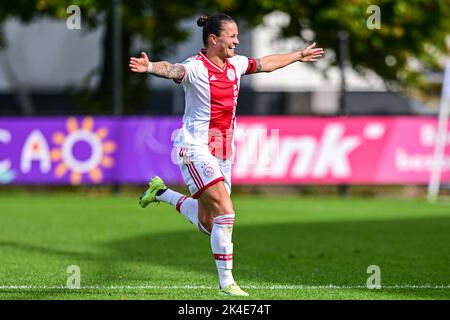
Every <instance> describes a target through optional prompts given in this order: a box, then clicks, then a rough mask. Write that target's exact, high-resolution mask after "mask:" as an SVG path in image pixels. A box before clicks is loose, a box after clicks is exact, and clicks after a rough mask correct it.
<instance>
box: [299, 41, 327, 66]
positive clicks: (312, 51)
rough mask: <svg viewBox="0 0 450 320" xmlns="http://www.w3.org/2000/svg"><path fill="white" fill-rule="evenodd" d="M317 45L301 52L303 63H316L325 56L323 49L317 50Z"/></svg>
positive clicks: (314, 44) (312, 45)
mask: <svg viewBox="0 0 450 320" xmlns="http://www.w3.org/2000/svg"><path fill="white" fill-rule="evenodd" d="M316 45H317V44H316V43H315V42H314V43H313V44H311V45H309V46H308V47H306V49H303V50H302V51H301V56H302V57H301V58H300V61H301V62H315V61H317V60H318V59H319V58H322V56H323V48H316Z"/></svg>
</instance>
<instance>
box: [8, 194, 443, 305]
mask: <svg viewBox="0 0 450 320" xmlns="http://www.w3.org/2000/svg"><path fill="white" fill-rule="evenodd" d="M233 201H234V205H235V211H236V223H235V228H234V232H233V242H234V248H235V250H234V276H235V279H236V280H237V282H238V283H239V284H240V285H241V286H242V287H243V288H244V289H246V290H247V291H248V292H249V293H250V297H249V299H283V300H284V299H289V300H291V299H449V298H450V273H449V271H450V268H449V267H450V249H449V248H450V205H449V204H448V203H437V204H434V205H431V204H428V203H426V202H424V201H418V200H410V201H407V200H387V199H363V198H352V197H350V198H346V199H338V198H334V197H323V198H319V197H301V196H298V197H294V196H289V197H288V196H286V197H281V196H272V197H269V196H234V197H233ZM0 252H1V253H0V298H1V299H223V297H222V296H220V295H218V290H217V285H218V284H217V274H216V270H215V264H214V260H213V258H212V254H211V251H210V244H209V238H208V237H207V236H206V235H204V234H201V233H200V232H198V231H197V229H196V228H194V226H193V225H191V224H190V223H188V222H187V220H185V218H184V217H182V216H181V215H180V214H178V213H177V212H176V211H175V209H173V208H172V207H170V206H169V205H166V204H160V205H150V206H149V207H148V208H146V209H141V208H139V207H138V204H137V197H136V198H132V197H128V196H118V197H113V196H82V195H49V194H37V195H36V194H34V195H28V194H17V195H15V194H2V195H0ZM70 265H77V266H79V267H80V270H81V288H80V289H68V288H66V287H65V286H66V283H67V279H68V277H69V276H70V274H69V273H67V268H68V266H70ZM370 265H377V266H379V267H380V270H381V286H382V288H381V289H379V290H377V289H375V290H369V289H368V288H367V287H366V283H367V279H368V277H369V276H370V274H368V273H367V268H368V266H370Z"/></svg>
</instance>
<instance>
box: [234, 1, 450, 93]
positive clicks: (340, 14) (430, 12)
mask: <svg viewBox="0 0 450 320" xmlns="http://www.w3.org/2000/svg"><path fill="white" fill-rule="evenodd" d="M235 3H236V6H235V11H236V13H241V15H242V17H243V18H245V19H247V20H249V21H252V22H253V23H260V22H261V19H262V17H263V16H264V15H265V14H267V13H270V12H271V11H273V10H279V11H282V12H284V13H286V14H288V15H289V16H290V23H289V24H288V25H287V26H286V27H285V28H284V29H283V32H282V36H284V37H300V38H302V31H303V30H305V29H309V30H312V31H314V33H315V35H316V38H315V40H316V41H317V42H318V43H319V44H320V46H323V47H325V48H327V49H333V50H334V51H335V52H338V41H337V33H338V32H339V31H340V30H346V31H347V32H348V33H349V35H350V56H351V62H352V64H353V66H354V67H355V68H356V70H358V71H360V72H362V73H364V71H365V70H368V69H369V70H373V71H375V72H376V73H377V74H378V75H379V76H381V77H382V78H383V79H384V80H386V81H387V82H388V84H392V85H396V86H397V87H398V86H399V87H401V88H408V87H409V88H416V89H424V88H425V87H426V85H427V83H426V78H425V73H426V72H427V71H433V70H436V69H441V68H442V58H443V57H444V56H447V55H448V54H449V48H448V45H447V43H446V39H447V38H448V37H449V35H450V0H415V1H411V0H395V1H394V0H339V1H337V0H335V1H330V0H305V1H296V0H277V1H270V0H256V1H244V0H236V1H235ZM371 5H377V6H378V7H379V8H380V13H381V15H380V16H381V28H380V29H373V30H370V29H369V28H368V27H367V19H368V18H369V17H370V16H371V15H372V13H373V12H372V11H368V8H369V6H371ZM254 12H257V14H253V13H254ZM303 40H304V41H305V42H310V39H303ZM412 60H417V61H418V62H420V63H419V64H416V65H417V67H416V66H413V64H412V63H411V61H412ZM387 61H390V63H387ZM337 63H338V61H334V64H337Z"/></svg>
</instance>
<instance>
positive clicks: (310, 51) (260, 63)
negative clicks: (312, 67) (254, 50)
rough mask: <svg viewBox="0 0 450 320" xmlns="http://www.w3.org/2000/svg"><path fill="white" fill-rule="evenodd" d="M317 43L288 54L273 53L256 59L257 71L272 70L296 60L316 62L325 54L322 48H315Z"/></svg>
mask: <svg viewBox="0 0 450 320" xmlns="http://www.w3.org/2000/svg"><path fill="white" fill-rule="evenodd" d="M315 46H316V43H313V44H312V45H310V46H308V47H307V48H306V49H304V50H301V51H295V52H291V53H286V54H273V55H270V56H265V57H262V58H260V59H256V71H255V73H256V72H272V71H275V70H277V69H280V68H284V67H286V66H288V65H290V64H292V63H294V62H297V61H301V62H315V61H317V59H319V58H321V57H322V55H323V49H322V48H315Z"/></svg>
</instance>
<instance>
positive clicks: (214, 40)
mask: <svg viewBox="0 0 450 320" xmlns="http://www.w3.org/2000/svg"><path fill="white" fill-rule="evenodd" d="M209 43H210V44H212V45H216V43H217V36H216V35H215V34H210V35H209Z"/></svg>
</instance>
